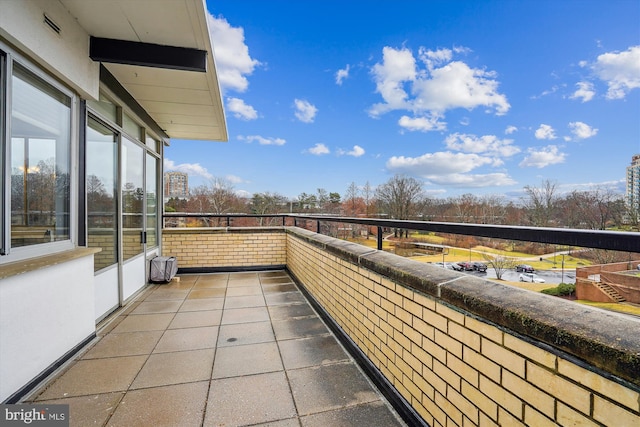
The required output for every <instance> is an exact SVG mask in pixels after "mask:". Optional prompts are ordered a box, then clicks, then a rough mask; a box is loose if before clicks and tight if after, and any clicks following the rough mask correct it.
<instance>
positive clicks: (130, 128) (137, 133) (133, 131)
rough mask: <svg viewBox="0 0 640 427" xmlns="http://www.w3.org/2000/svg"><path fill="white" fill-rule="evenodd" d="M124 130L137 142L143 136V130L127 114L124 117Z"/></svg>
mask: <svg viewBox="0 0 640 427" xmlns="http://www.w3.org/2000/svg"><path fill="white" fill-rule="evenodd" d="M122 129H124V131H125V132H127V133H128V134H129V135H131V136H133V137H134V138H135V139H137V140H140V138H141V136H142V128H141V127H140V126H139V125H138V123H136V121H135V120H133V119H132V118H131V117H129V116H128V115H127V114H123V115H122Z"/></svg>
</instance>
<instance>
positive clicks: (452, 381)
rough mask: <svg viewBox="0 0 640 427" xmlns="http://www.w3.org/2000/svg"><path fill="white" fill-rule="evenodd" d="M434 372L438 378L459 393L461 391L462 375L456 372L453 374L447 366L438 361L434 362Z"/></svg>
mask: <svg viewBox="0 0 640 427" xmlns="http://www.w3.org/2000/svg"><path fill="white" fill-rule="evenodd" d="M433 372H434V373H435V374H436V375H437V376H439V377H440V378H442V379H443V380H444V382H446V383H447V384H449V385H450V386H451V387H453V388H454V389H455V390H457V391H459V390H460V388H461V383H460V375H458V374H457V373H456V372H453V371H452V370H451V369H449V368H448V367H447V366H446V365H445V364H443V363H440V362H439V361H437V360H434V361H433Z"/></svg>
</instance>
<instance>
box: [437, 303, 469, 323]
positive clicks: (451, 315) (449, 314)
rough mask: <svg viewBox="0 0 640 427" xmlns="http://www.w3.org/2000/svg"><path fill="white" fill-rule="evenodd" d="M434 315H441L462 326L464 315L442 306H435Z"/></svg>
mask: <svg viewBox="0 0 640 427" xmlns="http://www.w3.org/2000/svg"><path fill="white" fill-rule="evenodd" d="M436 313H439V314H442V315H443V316H445V317H446V318H448V319H450V320H452V321H454V322H456V323H459V324H461V325H464V319H465V315H464V314H462V313H460V312H459V311H456V310H454V309H452V308H449V307H447V306H445V305H443V304H436Z"/></svg>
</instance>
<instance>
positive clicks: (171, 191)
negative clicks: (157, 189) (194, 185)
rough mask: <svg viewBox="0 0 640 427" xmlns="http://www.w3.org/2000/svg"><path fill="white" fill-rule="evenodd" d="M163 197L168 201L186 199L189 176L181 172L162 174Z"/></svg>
mask: <svg viewBox="0 0 640 427" xmlns="http://www.w3.org/2000/svg"><path fill="white" fill-rule="evenodd" d="M164 197H165V199H170V198H172V197H176V198H178V199H186V198H187V197H189V175H187V174H186V173H182V172H167V173H165V174H164Z"/></svg>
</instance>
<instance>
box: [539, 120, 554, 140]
mask: <svg viewBox="0 0 640 427" xmlns="http://www.w3.org/2000/svg"><path fill="white" fill-rule="evenodd" d="M535 135H536V139H556V138H557V136H556V131H555V130H554V129H553V128H552V127H551V126H549V125H545V124H541V125H540V127H539V128H538V129H537V130H536V133H535Z"/></svg>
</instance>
